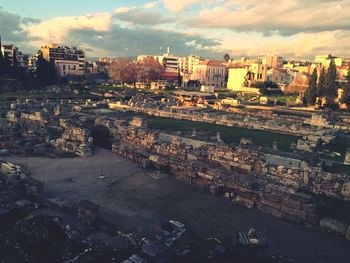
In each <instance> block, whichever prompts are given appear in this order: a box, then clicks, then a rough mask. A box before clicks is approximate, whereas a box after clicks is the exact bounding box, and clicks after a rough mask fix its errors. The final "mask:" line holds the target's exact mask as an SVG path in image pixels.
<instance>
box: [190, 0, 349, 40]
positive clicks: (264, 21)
mask: <svg viewBox="0 0 350 263" xmlns="http://www.w3.org/2000/svg"><path fill="white" fill-rule="evenodd" d="M217 2H218V1H217ZM349 13H350V0H338V1H337V0H307V1H305V0H280V1H278V3H277V2H276V1H275V0H264V1H258V0H247V1H243V0H224V3H223V4H220V5H216V6H215V7H214V8H211V9H203V10H201V11H200V13H199V15H198V16H197V17H194V18H190V19H188V20H187V21H186V22H185V23H186V24H187V25H188V26H190V27H202V28H227V29H232V30H236V31H256V32H264V33H265V34H271V33H278V34H282V35H290V34H296V33H300V32H322V31H329V30H342V29H343V30H344V29H349V28H350V16H349Z"/></svg>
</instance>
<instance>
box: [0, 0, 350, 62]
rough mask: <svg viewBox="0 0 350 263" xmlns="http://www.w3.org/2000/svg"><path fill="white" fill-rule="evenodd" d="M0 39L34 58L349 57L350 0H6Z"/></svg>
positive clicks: (1, 3)
mask: <svg viewBox="0 0 350 263" xmlns="http://www.w3.org/2000/svg"><path fill="white" fill-rule="evenodd" d="M0 34H1V35H2V39H3V42H4V43H14V44H16V45H18V46H19V47H20V48H21V49H22V50H24V51H25V52H33V51H35V50H37V49H38V48H39V47H40V46H41V45H43V44H46V43H62V44H69V45H77V46H79V47H82V48H84V49H85V50H86V51H87V54H88V56H93V57H98V56H137V55H138V54H141V53H142V54H158V53H159V52H160V47H161V46H163V47H164V48H166V47H167V46H170V48H171V52H172V53H174V54H177V55H189V54H192V53H194V54H198V55H201V56H205V57H210V58H222V56H223V54H225V53H226V52H227V53H229V54H231V56H235V57H236V56H237V57H239V56H245V55H250V56H253V55H261V54H279V55H282V56H284V57H286V58H312V57H314V56H315V55H316V54H329V53H332V54H334V55H338V56H348V57H350V49H349V46H350V0H278V1H277V0H155V1H152V0H60V1H49V0H11V1H5V0H0Z"/></svg>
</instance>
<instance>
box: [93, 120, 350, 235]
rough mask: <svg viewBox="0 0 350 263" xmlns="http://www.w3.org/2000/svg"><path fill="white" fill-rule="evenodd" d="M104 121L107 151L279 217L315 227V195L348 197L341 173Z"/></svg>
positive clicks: (348, 189)
mask: <svg viewBox="0 0 350 263" xmlns="http://www.w3.org/2000/svg"><path fill="white" fill-rule="evenodd" d="M99 123H100V124H103V121H102V120H100V121H99ZM105 123H106V124H107V123H108V125H107V126H109V127H110V130H111V131H113V132H114V137H115V138H117V139H116V142H115V143H114V144H113V147H112V151H113V152H115V153H118V154H119V155H122V156H124V157H126V158H128V159H130V160H133V161H135V162H137V163H140V164H142V165H143V166H144V167H154V168H156V169H162V170H166V171H168V172H170V173H172V174H173V175H175V176H177V177H178V178H180V179H183V180H185V181H187V182H191V183H194V184H198V185H201V186H205V187H207V188H208V189H211V191H212V192H214V193H216V194H217V193H222V194H225V196H227V197H230V198H232V200H233V202H237V203H239V204H242V205H245V206H247V207H257V208H258V209H259V210H261V211H264V212H266V213H269V214H272V215H274V216H276V217H279V218H283V219H286V220H289V221H293V222H297V223H305V224H307V225H311V226H315V225H319V224H320V218H319V214H318V203H317V202H316V197H317V195H324V196H327V197H329V198H334V199H338V200H343V201H350V181H349V179H348V178H347V176H345V175H339V174H332V173H327V172H324V171H322V169H321V168H319V167H312V166H309V165H308V164H307V163H306V162H303V161H301V160H299V161H298V160H296V159H290V160H288V158H286V161H285V163H284V166H282V165H276V164H274V163H276V162H274V161H271V160H273V159H274V157H273V156H271V154H265V153H264V152H260V151H258V150H256V149H254V148H252V147H250V146H243V145H240V146H237V147H234V148H231V147H229V146H227V145H225V144H223V143H218V144H208V143H205V142H203V145H202V146H200V147H193V145H191V144H188V143H185V141H186V140H182V138H180V137H176V136H172V137H171V138H172V140H171V141H170V142H169V141H164V140H160V138H161V137H162V136H164V135H160V133H158V132H157V131H154V130H149V129H146V128H135V127H131V126H128V125H127V124H124V125H116V126H114V125H112V123H111V122H108V121H105ZM276 158H281V157H279V156H276ZM275 161H276V160H275ZM277 163H278V162H277ZM328 229H330V228H328ZM330 230H331V229H330Z"/></svg>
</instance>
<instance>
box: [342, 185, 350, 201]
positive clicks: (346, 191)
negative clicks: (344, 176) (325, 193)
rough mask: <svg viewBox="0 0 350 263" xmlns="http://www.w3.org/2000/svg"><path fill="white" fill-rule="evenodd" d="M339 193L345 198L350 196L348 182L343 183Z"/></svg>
mask: <svg viewBox="0 0 350 263" xmlns="http://www.w3.org/2000/svg"><path fill="white" fill-rule="evenodd" d="M341 195H342V196H344V197H345V198H350V182H347V183H345V184H343V187H342V189H341Z"/></svg>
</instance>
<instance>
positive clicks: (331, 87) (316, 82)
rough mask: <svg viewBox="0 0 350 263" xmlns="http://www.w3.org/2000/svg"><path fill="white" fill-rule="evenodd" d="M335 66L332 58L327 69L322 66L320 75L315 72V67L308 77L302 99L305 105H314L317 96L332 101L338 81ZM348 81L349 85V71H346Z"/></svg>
mask: <svg viewBox="0 0 350 263" xmlns="http://www.w3.org/2000/svg"><path fill="white" fill-rule="evenodd" d="M336 78H337V68H336V65H335V62H334V61H333V60H332V61H331V62H330V65H329V67H328V69H327V71H326V70H325V68H324V67H323V68H322V69H321V72H320V75H318V74H317V69H316V68H315V69H314V71H313V72H312V74H311V76H310V79H309V86H308V88H307V90H306V91H305V94H304V99H305V102H306V104H307V105H315V103H316V99H317V98H326V100H327V101H328V102H333V101H334V99H335V97H336V96H337V90H338V83H337V81H336ZM347 79H348V83H347V85H348V86H349V85H350V71H349V72H348V76H347Z"/></svg>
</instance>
